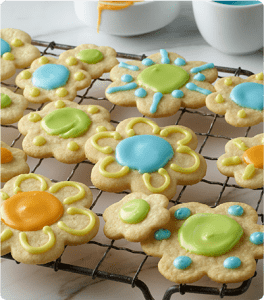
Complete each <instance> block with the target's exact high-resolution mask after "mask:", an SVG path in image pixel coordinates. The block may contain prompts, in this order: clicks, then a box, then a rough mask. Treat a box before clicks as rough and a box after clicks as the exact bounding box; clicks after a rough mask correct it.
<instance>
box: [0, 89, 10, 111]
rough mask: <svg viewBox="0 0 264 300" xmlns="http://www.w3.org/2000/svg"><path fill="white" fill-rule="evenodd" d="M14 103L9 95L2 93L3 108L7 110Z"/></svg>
mask: <svg viewBox="0 0 264 300" xmlns="http://www.w3.org/2000/svg"><path fill="white" fill-rule="evenodd" d="M11 103H12V100H11V99H10V97H9V96H8V95H7V94H3V93H1V108H5V107H8V106H10V105H11Z"/></svg>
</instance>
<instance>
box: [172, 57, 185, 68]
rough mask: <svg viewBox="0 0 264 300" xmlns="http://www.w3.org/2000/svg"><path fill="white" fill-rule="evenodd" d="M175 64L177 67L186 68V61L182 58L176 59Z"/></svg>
mask: <svg viewBox="0 0 264 300" xmlns="http://www.w3.org/2000/svg"><path fill="white" fill-rule="evenodd" d="M174 64H175V65H176V66H185V65H186V61H185V60H184V59H182V58H180V57H178V58H176V59H175V61H174Z"/></svg>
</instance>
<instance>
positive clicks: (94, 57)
mask: <svg viewBox="0 0 264 300" xmlns="http://www.w3.org/2000/svg"><path fill="white" fill-rule="evenodd" d="M77 58H78V59H79V60H81V61H82V62H85V63H87V64H97V63H98V62H99V61H101V60H103V58H104V56H103V53H102V52H100V51H99V50H97V49H86V50H81V51H80V52H79V53H78V54H77Z"/></svg>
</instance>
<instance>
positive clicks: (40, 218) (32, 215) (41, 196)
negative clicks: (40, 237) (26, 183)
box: [1, 191, 64, 231]
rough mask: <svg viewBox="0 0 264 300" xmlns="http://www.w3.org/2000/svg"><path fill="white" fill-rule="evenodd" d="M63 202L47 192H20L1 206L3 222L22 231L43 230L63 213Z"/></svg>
mask: <svg viewBox="0 0 264 300" xmlns="http://www.w3.org/2000/svg"><path fill="white" fill-rule="evenodd" d="M63 211H64V210H63V206H62V203H61V202H60V201H59V199H57V198H56V197H55V196H53V195H51V194H49V193H47V192H37V191H32V192H20V193H18V194H16V195H14V196H12V197H10V198H9V199H7V200H6V201H4V202H3V204H2V206H1V213H2V218H1V219H2V222H3V223H4V224H6V225H7V226H9V227H11V228H13V229H17V230H20V231H36V230H41V229H42V228H43V227H44V226H47V225H52V224H54V223H55V222H56V221H58V220H59V219H60V218H61V216H62V215H63Z"/></svg>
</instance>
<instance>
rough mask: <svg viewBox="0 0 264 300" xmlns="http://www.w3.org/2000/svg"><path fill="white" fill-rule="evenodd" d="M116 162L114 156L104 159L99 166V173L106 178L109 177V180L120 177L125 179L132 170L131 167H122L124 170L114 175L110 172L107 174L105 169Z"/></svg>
mask: <svg viewBox="0 0 264 300" xmlns="http://www.w3.org/2000/svg"><path fill="white" fill-rule="evenodd" d="M114 161H115V158H114V157H112V156H107V157H105V158H104V159H103V161H102V162H101V165H100V166H99V172H100V173H101V174H102V175H103V176H105V177H108V178H120V177H123V176H125V175H126V174H127V173H128V172H129V171H130V170H129V167H128V166H124V167H122V169H121V170H120V171H118V172H114V173H110V172H107V171H106V170H105V168H106V167H107V166H108V165H110V164H111V163H112V162H114Z"/></svg>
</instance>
